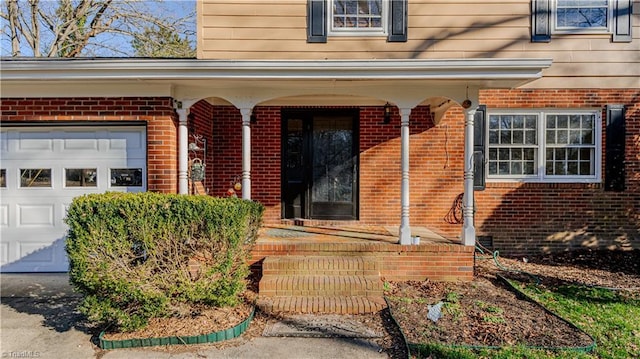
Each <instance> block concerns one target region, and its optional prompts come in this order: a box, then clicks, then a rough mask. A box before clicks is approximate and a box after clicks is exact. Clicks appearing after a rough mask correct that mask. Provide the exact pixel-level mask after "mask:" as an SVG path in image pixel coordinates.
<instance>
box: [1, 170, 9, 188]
mask: <svg viewBox="0 0 640 359" xmlns="http://www.w3.org/2000/svg"><path fill="white" fill-rule="evenodd" d="M5 187H7V170H6V169H4V168H3V169H0V188H5Z"/></svg>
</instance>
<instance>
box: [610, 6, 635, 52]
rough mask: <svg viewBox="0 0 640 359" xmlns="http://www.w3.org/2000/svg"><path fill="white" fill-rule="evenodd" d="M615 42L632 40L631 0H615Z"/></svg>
mask: <svg viewBox="0 0 640 359" xmlns="http://www.w3.org/2000/svg"><path fill="white" fill-rule="evenodd" d="M613 6H614V8H613V42H631V18H632V16H631V0H618V1H614V2H613Z"/></svg>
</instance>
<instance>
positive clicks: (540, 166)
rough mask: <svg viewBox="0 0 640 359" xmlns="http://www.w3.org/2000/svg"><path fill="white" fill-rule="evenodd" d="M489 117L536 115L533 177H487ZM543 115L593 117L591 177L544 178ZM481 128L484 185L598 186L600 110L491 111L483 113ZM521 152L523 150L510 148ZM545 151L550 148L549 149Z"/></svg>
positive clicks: (600, 135)
mask: <svg viewBox="0 0 640 359" xmlns="http://www.w3.org/2000/svg"><path fill="white" fill-rule="evenodd" d="M491 115H536V116H537V126H536V130H537V134H536V135H537V138H536V139H537V142H538V144H537V149H536V154H535V161H536V166H537V173H535V174H533V175H497V174H494V175H492V174H490V173H489V148H490V147H491V144H490V143H489V125H488V121H489V118H490V116H491ZM547 115H592V116H594V121H595V122H594V131H593V139H594V147H595V149H594V152H595V153H594V154H593V156H594V159H593V161H594V163H593V166H594V174H593V175H566V176H565V175H547V174H546V150H547V140H546V136H547V125H546V119H547V118H546V117H547ZM484 127H485V133H484V136H485V138H486V139H487V140H486V141H485V154H486V156H485V158H486V160H485V161H484V162H485V163H484V166H485V173H486V178H487V182H540V183H600V182H601V181H602V111H601V109H595V108H594V109H574V110H571V109H533V110H532V109H495V110H490V111H487V125H486V126H484ZM494 147H495V146H494ZM511 147H515V148H521V147H524V146H518V145H514V146H511ZM548 147H554V146H552V145H549V146H548Z"/></svg>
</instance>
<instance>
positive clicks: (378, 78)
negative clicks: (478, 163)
mask: <svg viewBox="0 0 640 359" xmlns="http://www.w3.org/2000/svg"><path fill="white" fill-rule="evenodd" d="M550 65H551V60H550V59H445V60H423V59H408V60H376V59H373V60H310V61H308V60H260V61H256V60H237V61H236V60H198V59H141V58H127V59H124V58H82V59H59V58H56V59H50V58H48V59H42V58H29V59H24V58H5V59H2V61H1V66H0V78H1V79H2V85H1V86H2V88H1V89H2V97H5V98H10V97H79V96H82V97H110V96H117V97H122V96H136V97H139V96H171V97H174V98H177V99H191V100H197V99H204V98H216V97H218V98H222V99H224V100H226V101H228V102H230V103H233V104H234V105H237V102H238V101H239V100H238V99H239V98H242V99H244V101H245V102H247V101H248V102H249V103H250V104H251V105H255V104H259V103H262V102H265V101H272V100H273V99H274V98H285V97H290V96H300V95H303V96H304V95H309V96H311V95H314V96H315V95H355V96H361V97H364V98H370V99H378V100H379V101H382V100H384V101H387V100H391V101H392V102H395V103H396V104H397V105H399V106H402V105H405V106H413V105H415V104H417V103H419V102H420V101H422V100H424V99H426V98H429V97H434V96H436V94H437V95H438V96H445V97H448V98H452V99H453V100H455V101H458V100H463V99H464V98H461V99H458V98H455V97H453V96H454V94H453V92H455V93H457V94H459V93H460V88H469V89H471V91H472V92H474V91H477V89H480V88H513V87H517V86H520V85H522V84H524V83H526V82H529V81H532V80H535V79H537V78H540V77H541V76H542V71H543V70H544V69H545V68H547V67H549V66H550ZM449 87H450V88H451V90H454V89H455V91H447V88H449ZM434 88H438V90H437V91H435V92H434ZM399 92H400V93H401V94H402V96H400V95H399ZM412 92H413V93H416V92H419V95H416V96H418V97H415V96H408V94H410V93H412ZM448 92H452V95H449V94H448ZM468 92H469V90H467V93H468ZM408 97H409V98H411V99H410V100H409V99H408ZM414 97H415V98H414ZM315 98H316V99H317V97H315ZM403 101H404V102H406V104H402V103H401V102H403ZM416 101H417V103H416Z"/></svg>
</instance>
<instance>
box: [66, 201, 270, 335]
mask: <svg viewBox="0 0 640 359" xmlns="http://www.w3.org/2000/svg"><path fill="white" fill-rule="evenodd" d="M263 210H264V208H263V206H262V205H260V204H258V203H256V202H251V201H245V200H241V199H237V198H215V197H209V196H182V195H175V194H159V193H135V194H134V193H115V192H112V193H106V194H92V195H86V196H82V197H78V198H76V199H74V201H73V202H72V204H71V206H70V207H69V210H68V214H67V218H66V223H67V224H68V225H69V232H68V239H67V242H66V250H67V254H68V256H69V261H70V270H69V277H70V281H71V284H72V285H73V286H74V288H75V289H76V290H78V291H79V292H80V293H81V294H82V295H83V300H82V304H81V305H80V311H81V312H82V313H84V314H86V315H87V317H88V319H89V320H90V321H92V322H94V323H97V324H99V325H102V326H110V328H111V330H115V331H132V330H135V329H140V328H142V327H144V326H146V325H147V324H148V322H149V320H150V319H152V318H163V317H172V316H173V317H189V316H192V315H193V313H194V311H201V310H202V308H205V307H232V306H235V305H237V304H239V303H240V302H241V301H242V293H243V292H244V290H245V287H246V278H247V276H248V274H249V268H248V266H247V264H246V258H247V256H248V255H249V251H250V248H251V246H252V245H253V243H254V242H255V240H256V237H257V231H258V229H259V227H260V224H261V221H262V213H263Z"/></svg>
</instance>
